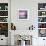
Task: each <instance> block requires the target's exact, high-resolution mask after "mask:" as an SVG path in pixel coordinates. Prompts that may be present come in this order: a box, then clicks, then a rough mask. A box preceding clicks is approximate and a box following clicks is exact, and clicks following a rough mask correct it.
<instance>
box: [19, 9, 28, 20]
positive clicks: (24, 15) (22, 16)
mask: <svg viewBox="0 0 46 46" xmlns="http://www.w3.org/2000/svg"><path fill="white" fill-rule="evenodd" d="M18 18H19V19H28V10H27V9H19V10H18Z"/></svg>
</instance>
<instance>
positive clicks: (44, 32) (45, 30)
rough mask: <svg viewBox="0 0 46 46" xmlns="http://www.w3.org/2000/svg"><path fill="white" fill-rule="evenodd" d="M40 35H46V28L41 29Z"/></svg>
mask: <svg viewBox="0 0 46 46" xmlns="http://www.w3.org/2000/svg"><path fill="white" fill-rule="evenodd" d="M39 37H46V29H39Z"/></svg>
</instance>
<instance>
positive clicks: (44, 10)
mask: <svg viewBox="0 0 46 46" xmlns="http://www.w3.org/2000/svg"><path fill="white" fill-rule="evenodd" d="M38 11H46V10H38Z"/></svg>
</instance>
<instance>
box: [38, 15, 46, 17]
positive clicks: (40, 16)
mask: <svg viewBox="0 0 46 46" xmlns="http://www.w3.org/2000/svg"><path fill="white" fill-rule="evenodd" d="M38 17H46V15H44V16H38Z"/></svg>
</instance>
